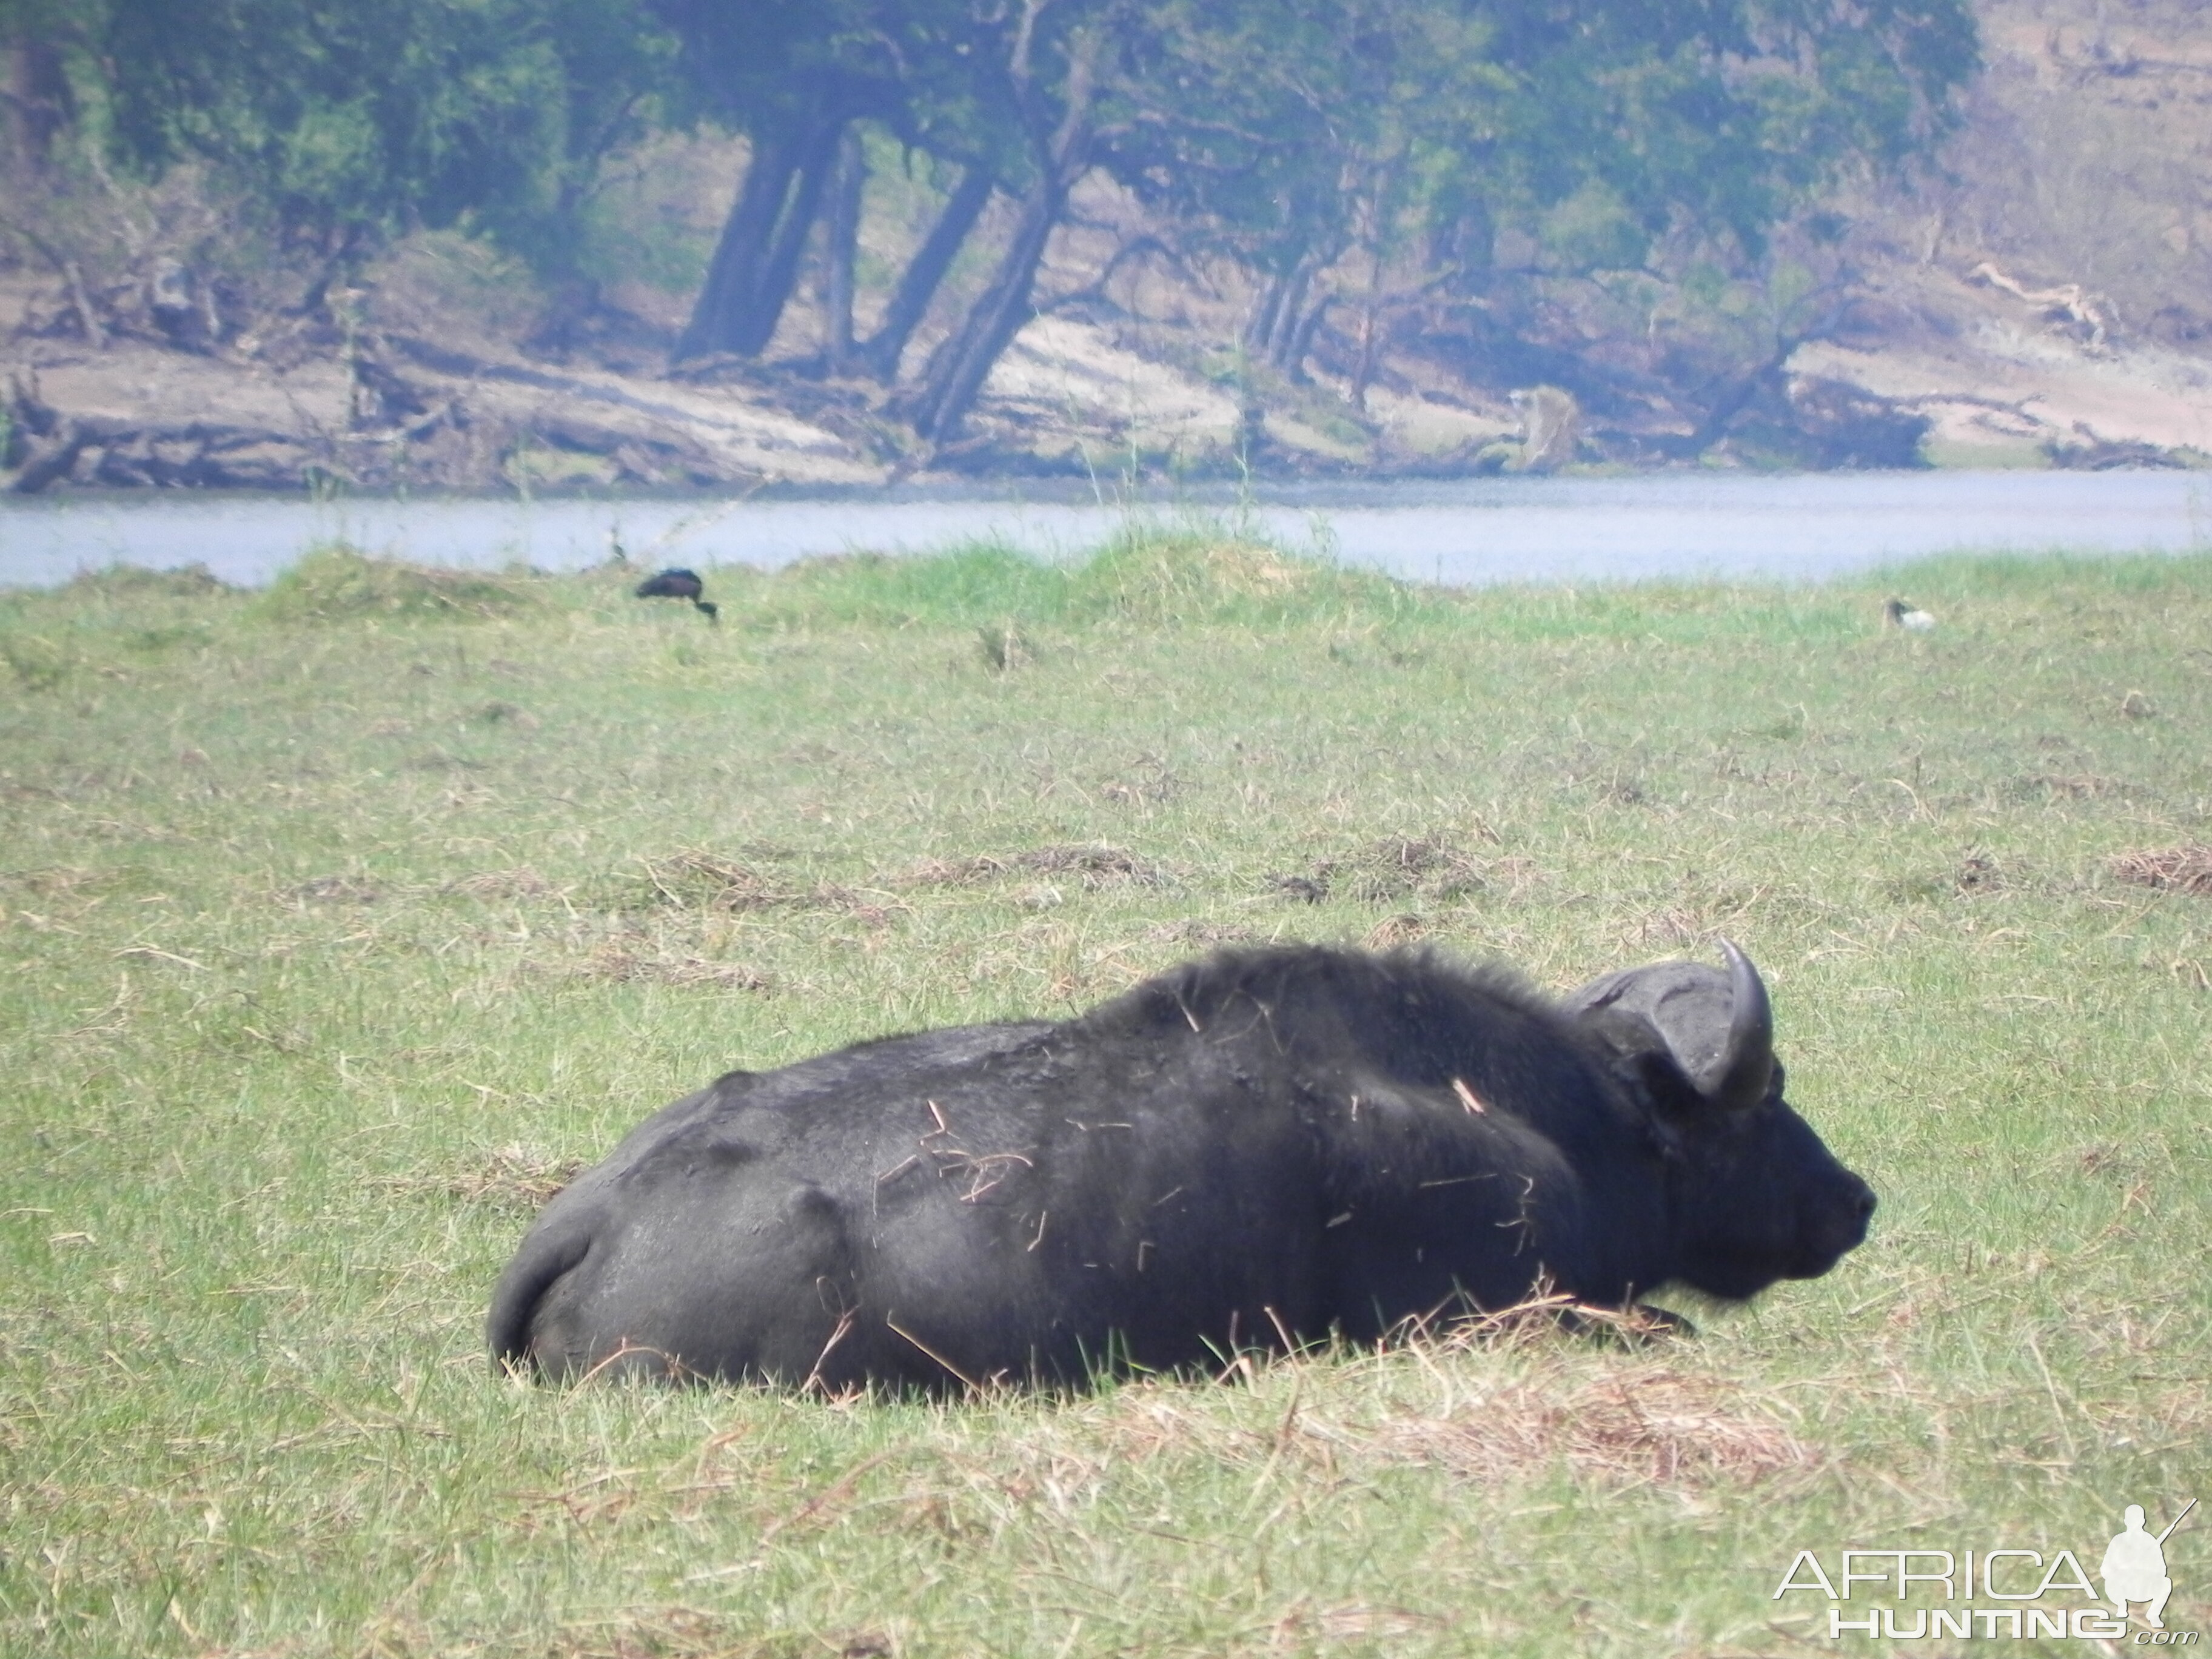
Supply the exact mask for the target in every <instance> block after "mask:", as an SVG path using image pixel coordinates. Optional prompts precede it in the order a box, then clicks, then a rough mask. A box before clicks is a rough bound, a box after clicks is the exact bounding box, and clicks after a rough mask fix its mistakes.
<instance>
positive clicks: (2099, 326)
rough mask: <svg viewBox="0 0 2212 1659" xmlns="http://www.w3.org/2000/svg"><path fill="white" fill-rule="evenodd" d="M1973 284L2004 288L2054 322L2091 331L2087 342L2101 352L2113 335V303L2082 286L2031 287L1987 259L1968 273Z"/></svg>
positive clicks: (2088, 333) (1968, 277)
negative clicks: (2016, 279) (2109, 337)
mask: <svg viewBox="0 0 2212 1659" xmlns="http://www.w3.org/2000/svg"><path fill="white" fill-rule="evenodd" d="M1966 280H1967V281H1968V282H1970V283H1983V284H1984V285H1985V286H1987V287H1990V288H1995V289H2003V290H2004V291H2005V292H2006V293H2007V294H2009V295H2012V296H2013V297H2014V298H2015V299H2018V300H2024V301H2027V303H2028V304H2029V305H2032V306H2034V307H2038V308H2039V309H2040V310H2041V311H2042V313H2043V314H2044V316H2045V318H2046V319H2049V320H2050V321H2051V322H2055V323H2056V322H2068V323H2072V324H2073V325H2075V327H2077V328H2080V329H2084V330H2087V334H2086V336H2085V337H2084V342H2083V343H2085V344H2087V345H2088V346H2090V347H2092V348H2093V349H2099V350H2101V349H2103V348H2104V346H2105V343H2106V336H2107V335H2108V334H2109V333H2110V332H2111V329H2112V321H2113V318H2112V301H2110V300H2108V299H2106V297H2105V296H2104V295H2101V294H2092V293H2090V292H2089V291H2088V290H2087V289H2084V288H2083V287H2082V286H2081V283H2062V284H2060V285H2059V286H2058V287H2057V288H2028V287H2027V286H2026V285H2024V284H2022V283H2018V282H2015V280H2014V279H2013V278H2011V277H2009V276H2006V275H2005V274H2004V272H2002V270H1998V269H1997V268H1996V266H1995V265H1993V264H1990V263H1989V261H1987V260H1986V259H1985V260H1984V261H1983V262H1982V263H1981V264H1978V265H1976V266H1975V267H1974V268H1973V269H1972V270H1970V271H1968V272H1967V273H1966Z"/></svg>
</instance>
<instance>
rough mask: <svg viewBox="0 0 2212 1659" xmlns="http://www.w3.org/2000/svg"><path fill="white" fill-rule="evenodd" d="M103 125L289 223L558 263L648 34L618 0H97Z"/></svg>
mask: <svg viewBox="0 0 2212 1659" xmlns="http://www.w3.org/2000/svg"><path fill="white" fill-rule="evenodd" d="M88 47H89V55H90V57H91V58H92V59H93V61H94V63H95V64H96V65H97V68H98V71H99V73H100V76H102V78H103V79H104V81H105V82H106V94H107V104H108V108H107V122H108V134H107V136H108V138H109V141H110V143H112V146H113V148H114V149H116V150H117V151H118V153H120V154H121V155H124V156H125V158H127V159H129V160H131V161H134V162H136V163H137V164H138V165H139V166H140V167H143V168H146V169H148V170H156V169H159V168H161V167H163V166H165V165H167V164H168V163H170V162H172V161H176V160H179V159H180V158H183V157H187V156H191V157H197V158H200V159H202V160H204V161H206V162H208V163H209V164H210V165H211V166H212V167H215V168H216V170H217V171H218V172H219V173H222V174H223V175H225V176H227V177H228V178H230V179H234V180H235V181H237V182H238V183H239V184H240V185H242V186H243V187H245V188H246V189H247V190H249V191H251V192H252V194H254V195H255V196H256V197H258V198H259V199H260V200H262V201H264V202H265V203H266V204H268V205H269V207H270V210H271V211H272V212H273V213H274V214H275V216H276V218H277V220H278V222H280V223H281V224H282V225H283V227H284V228H285V229H286V230H287V231H288V232H289V234H293V235H295V236H296V237H301V238H306V239H307V240H311V241H313V242H316V243H319V244H320V245H322V246H325V248H327V249H331V250H339V249H358V248H362V247H364V246H368V244H370V243H372V242H374V240H377V239H378V238H380V237H381V236H383V235H386V234H390V233H392V232H394V231H398V230H402V229H405V228H411V227H413V226H416V225H426V226H430V227H441V226H447V225H454V224H461V223H467V224H471V225H475V226H479V227H481V228H485V229H488V230H489V231H491V232H492V233H493V234H495V235H497V236H499V237H500V238H501V240H503V241H505V242H507V244H508V245H509V246H513V247H514V248H516V249H517V250H518V251H520V252H524V253H526V254H528V255H532V256H533V257H535V258H538V259H539V260H540V261H541V262H543V263H546V264H553V265H556V266H557V265H558V264H559V263H560V262H561V258H562V254H563V252H564V251H565V249H566V248H567V247H568V246H570V245H571V244H572V243H573V240H574V237H573V214H574V210H575V208H576V206H577V204H578V203H579V201H580V197H581V196H582V193H583V188H584V185H585V184H586V181H587V180H588V178H589V175H590V173H591V170H592V167H594V166H595V165H596V163H597V162H598V161H599V158H600V157H601V156H602V155H605V152H606V151H607V150H608V149H610V148H611V146H612V145H613V144H615V143H617V142H618V140H619V139H620V138H621V137H623V136H625V134H626V133H627V132H628V131H630V130H631V127H632V125H633V123H634V121H635V117H636V112H637V110H638V106H639V103H640V100H641V98H642V97H644V95H645V94H647V91H648V90H649V89H650V88H651V87H652V86H653V82H654V81H655V79H656V77H657V76H659V73H660V69H661V64H662V63H663V61H664V60H665V56H666V49H665V45H664V44H663V41H662V40H661V38H660V37H659V35H658V33H657V32H656V31H655V30H653V28H652V27H650V26H649V20H647V18H646V17H645V16H644V15H642V14H641V10H640V9H639V7H638V5H637V4H636V3H635V0H100V15H99V18H98V21H97V24H96V26H95V32H94V38H93V39H92V40H91V41H90V42H89V43H88Z"/></svg>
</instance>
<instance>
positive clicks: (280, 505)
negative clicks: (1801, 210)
mask: <svg viewBox="0 0 2212 1659" xmlns="http://www.w3.org/2000/svg"><path fill="white" fill-rule="evenodd" d="M1131 519H1135V520H1139V521H1140V522H1143V523H1146V524H1152V525H1161V526H1177V525H1182V524H1186V523H1188V524H1194V525H1202V526H1231V527H1235V526H1240V525H1241V526H1245V527H1248V528H1250V529H1252V530H1255V531H1257V532H1261V533H1263V534H1265V535H1267V536H1268V537H1269V538H1272V539H1273V540H1275V541H1276V542H1277V543H1278V544H1280V545H1282V546H1285V547H1286V548H1289V549H1291V550H1303V551H1311V552H1316V553H1320V554H1322V555H1324V556H1332V557H1334V558H1337V559H1340V560H1341V561H1343V562H1345V563H1346V564H1352V565H1360V566H1365V567H1370V568H1377V569H1382V570H1385V571H1388V572H1389V573H1390V574H1393V575H1397V576H1401V577H1407V578H1410V579H1413V580H1425V581H1437V582H1444V583H1449V584H1452V585H1455V586H1476V585H1480V584H1483V583H1490V582H1499V581H1540V582H1541V581H1593V580H1598V581H1604V580H1611V581H1632V580H1651V579H1656V578H1694V577H1705V576H1713V577H1765V578H1780V579H1784V580H1818V579H1820V578H1822V577H1827V576H1836V575H1845V574H1850V573H1852V572H1855V571H1860V570H1864V569H1868V568H1874V567H1878V566H1883V565H1892V564H1896V563H1899V562H1905V561H1907V560H1911V559H1913V558H1917V557H1922V556H1927V555H1929V554H1936V553H1954V552H1969V553H1996V552H2036V551H2043V550H2058V549H2063V550H2068V551H2070V552H2076V553H2092V554H2094V553H2131V552H2144V551H2149V552H2182V551H2188V550H2197V549H2203V548H2206V547H2208V546H2212V479H2202V478H2200V477H2197V476H2196V475H2192V474H2190V473H2185V472H2166V471H2143V472H2126V471H2121V472H1857V473H1823V474H1800V475H1790V476H1754V475H1747V474H1741V473H1719V474H1715V473H1665V474H1658V475H1651V476H1641V477H1608V478H1484V479H1468V480H1454V481H1449V482H1433V483H1432V482H1402V483H1373V484H1368V483H1356V484H1346V483H1331V484H1311V485H1297V484H1290V485H1267V486H1262V487H1261V488H1259V489H1255V491H1254V492H1253V493H1252V494H1251V495H1249V497H1245V498H1239V497H1238V496H1236V495H1226V494H1219V493H1216V494H1212V495H1208V494H1206V493H1204V492H1192V493H1188V494H1186V495H1173V496H1170V495H1164V494H1163V495H1160V496H1158V497H1156V498H1152V499H1139V501H1136V502H1135V503H1134V504H1133V505H1117V504H1112V503H1109V502H1102V501H1099V500H1098V499H1097V498H1096V497H1095V496H1092V495H1088V494H1086V495H1084V496H1082V497H1080V498H1076V497H1072V496H1068V495H1060V496H1054V495H1052V494H1050V493H1049V491H1048V489H1029V490H1028V491H1026V492H1025V493H1024V494H1022V495H1015V494H1012V493H1010V492H1000V493H998V494H990V493H987V492H986V491H984V490H982V489H975V488H970V489H966V490H963V491H961V492H958V493H953V492H949V491H934V490H922V489H899V490H890V491H878V492H872V493H866V494H860V493H853V492H846V493H841V494H837V495H814V496H811V497H806V498H789V497H787V498H780V499H764V498H761V497H754V498H751V499H745V500H736V501H732V500H708V499H685V500H671V499H668V498H665V497H662V498H654V497H635V498H623V497H614V498H609V499H599V500H577V499H561V500H537V501H519V500H464V501H450V500H412V501H390V500H341V501H305V500H298V499H291V498H274V499H272V498H269V497H265V496H258V497H243V496H204V495H151V494H138V493H129V494H125V493H118V494H115V495H91V496H85V495H79V496H74V497H60V496H57V497H54V498H52V499H47V498H38V499H32V500H22V501H14V500H5V499H0V586H49V585H52V584H55V583H59V582H64V581H66V580H69V579H70V577H71V576H72V575H74V574H76V573H77V572H79V571H81V570H90V569H98V568H101V567H104V566H106V565H110V564H117V563H123V564H134V565H144V566H149V567H153V568H164V567H169V566H174V565H180V564H189V563H192V562H204V563H205V564H207V565H208V566H209V567H210V568H211V569H212V570H213V571H214V572H215V573H216V574H217V575H219V576H221V577H222V578H223V579H224V580H228V581H232V582H236V583H241V584H259V583H262V582H265V581H267V580H269V579H270V576H272V575H273V574H275V573H276V571H278V570H280V569H282V568H283V567H284V566H285V565H286V564H287V563H289V562H291V561H292V560H293V559H295V558H296V557H298V556H299V555H300V554H301V551H302V550H305V549H307V548H308V547H310V546H312V545H313V544H316V543H318V542H325V541H332V540H341V539H342V540H344V541H348V542H350V543H352V544H354V545H356V546H358V547H361V548H363V549H365V550H368V551H370V552H374V553H380V554H386V555H389V556H395V557H401V558H407V559H413V560H417V561H420V562H425V563H431V564H441V565H451V566H472V567H479V568H490V567H498V566H502V565H506V564H509V563H513V562H518V561H519V562H523V563H526V564H530V565H534V566H536V567H538V568H542V569H549V570H563V569H574V568H578V567H579V566H581V565H586V564H591V563H594V562H598V561H599V560H600V559H603V558H605V556H607V551H608V547H609V542H610V538H611V537H618V538H620V540H621V542H622V543H623V546H624V547H625V549H626V550H627V551H628V554H629V558H630V559H631V561H632V562H634V563H637V564H641V565H648V566H658V565H662V564H689V565H692V566H696V567H708V566H713V565H716V564H732V563H744V564H750V565H757V566H763V567H774V566H777V565H781V564H786V563H788V562H791V561H792V560H793V559H798V558H803V557H805V556H810V555H819V554H834V553H845V552H853V551H862V550H874V551H880V552H886V553H915V552H927V551H930V550H935V549H939V548H943V547H946V546H948V545H951V544H956V543H958V542H961V541H963V540H969V539H975V538H994V539H998V540H1000V541H1004V542H1006V543H1008V544H1012V545H1013V546H1016V547H1018V548H1021V549H1023V550H1026V551H1028V552H1030V553H1031V554H1033V555H1035V556H1039V557H1042V558H1048V559H1073V558H1077V557H1080V556H1082V555H1083V554H1084V553H1085V552H1087V551H1089V550H1091V549H1093V548H1095V547H1097V545H1099V544H1100V543H1102V542H1103V541H1104V540H1106V539H1107V538H1109V537H1110V536H1112V535H1113V534H1114V533H1115V532H1116V531H1117V530H1119V529H1121V528H1122V527H1124V526H1126V525H1127V523H1128V522H1129V521H1130V520H1131Z"/></svg>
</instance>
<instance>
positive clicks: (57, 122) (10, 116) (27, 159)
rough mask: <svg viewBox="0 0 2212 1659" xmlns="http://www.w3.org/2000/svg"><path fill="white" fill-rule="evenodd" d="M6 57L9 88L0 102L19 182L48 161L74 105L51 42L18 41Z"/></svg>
mask: <svg viewBox="0 0 2212 1659" xmlns="http://www.w3.org/2000/svg"><path fill="white" fill-rule="evenodd" d="M4 52H5V55H6V58H7V85H6V87H5V88H4V89H0V102H4V103H5V105H6V106H7V131H8V152H9V162H10V164H11V165H12V166H13V167H15V171H16V172H17V173H18V174H19V175H20V176H21V177H24V178H27V179H34V178H37V177H39V176H40V175H41V174H43V173H45V172H46V165H47V163H48V162H49V161H52V158H53V149H54V140H55V139H56V138H57V137H59V136H60V134H61V131H62V130H63V129H64V127H66V126H68V125H69V124H70V118H71V117H72V116H73V115H74V114H75V112H76V101H75V100H73V99H72V98H71V97H70V84H69V76H68V75H67V74H66V73H64V70H63V68H62V55H61V52H60V50H59V48H58V47H56V46H53V45H52V43H51V42H49V41H45V40H31V39H28V38H18V39H16V40H10V41H9V42H8V43H7V46H6V47H5V48H4Z"/></svg>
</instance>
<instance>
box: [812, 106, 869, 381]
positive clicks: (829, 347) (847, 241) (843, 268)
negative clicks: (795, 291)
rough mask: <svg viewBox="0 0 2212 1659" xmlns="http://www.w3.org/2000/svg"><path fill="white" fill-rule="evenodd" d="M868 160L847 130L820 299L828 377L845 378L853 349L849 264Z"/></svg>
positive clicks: (840, 147)
mask: <svg viewBox="0 0 2212 1659" xmlns="http://www.w3.org/2000/svg"><path fill="white" fill-rule="evenodd" d="M867 179H868V158H867V155H866V152H865V151H863V150H862V149H861V147H860V134H859V132H857V131H854V129H853V128H851V127H848V128H846V129H845V136H844V137H842V139H840V140H839V141H838V144H837V172H836V181H835V182H834V183H833V184H832V185H830V187H829V224H828V228H829V246H828V250H827V258H825V259H824V261H823V263H824V264H825V265H826V266H827V268H828V269H827V272H826V274H825V276H824V279H823V295H822V311H823V318H822V325H823V326H822V362H823V368H825V369H827V370H828V371H829V373H830V374H851V373H852V372H853V369H854V365H855V359H856V354H855V352H854V347H853V262H854V258H855V257H856V256H857V254H858V252H859V251H860V191H861V190H862V188H863V186H865V185H866V183H867Z"/></svg>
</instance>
